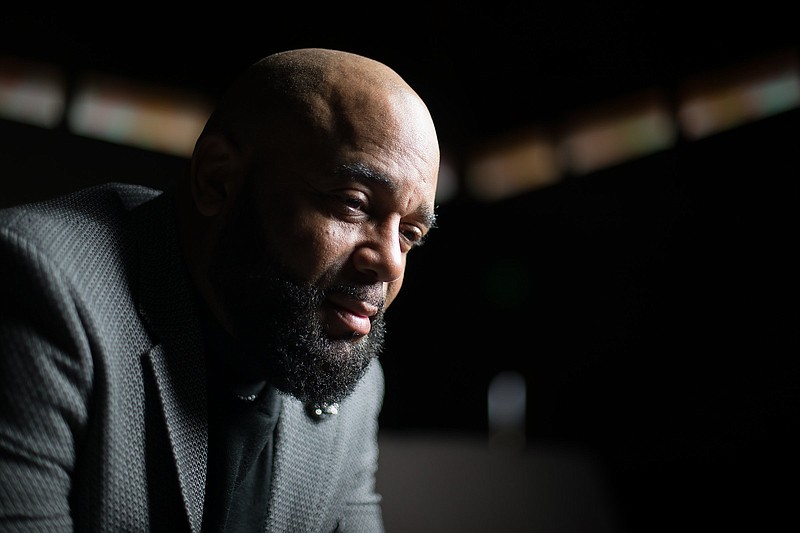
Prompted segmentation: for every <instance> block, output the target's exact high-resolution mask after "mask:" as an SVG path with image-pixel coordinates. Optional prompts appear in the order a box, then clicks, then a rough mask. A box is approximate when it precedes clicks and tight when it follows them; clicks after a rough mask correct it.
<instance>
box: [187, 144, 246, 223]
mask: <svg viewBox="0 0 800 533" xmlns="http://www.w3.org/2000/svg"><path fill="white" fill-rule="evenodd" d="M190 179H191V190H192V199H193V200H194V204H195V206H196V207H197V210H198V211H199V212H200V213H201V214H202V215H204V216H209V217H210V216H215V215H218V214H219V213H221V212H222V211H224V210H225V208H226V207H228V206H229V205H231V204H232V203H233V200H234V198H235V196H236V192H237V191H238V190H239V187H240V185H241V183H242V181H243V179H244V159H243V156H242V153H241V152H240V151H239V149H238V148H237V147H236V146H235V145H234V144H233V143H231V142H230V141H229V140H228V139H226V138H225V137H222V136H221V135H207V136H204V137H202V138H201V139H199V141H198V142H197V146H196V147H195V150H194V154H193V155H192V162H191V177H190Z"/></svg>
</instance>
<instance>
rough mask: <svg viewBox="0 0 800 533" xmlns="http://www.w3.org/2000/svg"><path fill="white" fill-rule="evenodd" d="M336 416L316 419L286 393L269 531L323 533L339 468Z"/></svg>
mask: <svg viewBox="0 0 800 533" xmlns="http://www.w3.org/2000/svg"><path fill="white" fill-rule="evenodd" d="M338 424H339V420H338V417H330V418H323V419H313V418H312V417H310V416H309V415H308V414H307V412H306V409H305V407H304V405H303V404H302V403H300V402H299V401H297V400H295V399H294V398H289V397H284V398H283V406H282V409H281V416H280V419H279V420H278V427H277V433H276V435H275V457H274V473H273V477H272V488H271V495H270V510H269V517H268V520H267V529H266V530H267V531H275V532H296V531H320V530H321V529H322V525H323V524H322V520H323V518H324V517H325V516H326V515H327V514H328V513H327V511H328V508H329V506H330V503H331V502H330V495H331V494H332V493H333V489H334V487H333V482H334V480H335V479H337V477H338V475H337V473H336V471H335V469H336V468H337V465H338V460H337V459H336V457H334V456H335V453H336V452H335V450H336V449H337V447H336V445H335V440H336V435H337V434H338V431H337V428H338Z"/></svg>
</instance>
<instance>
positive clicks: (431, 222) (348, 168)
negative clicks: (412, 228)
mask: <svg viewBox="0 0 800 533" xmlns="http://www.w3.org/2000/svg"><path fill="white" fill-rule="evenodd" d="M334 174H336V175H339V176H347V177H348V178H350V179H352V180H353V181H357V182H359V183H363V184H364V185H368V186H371V185H378V186H380V187H383V188H385V189H387V190H388V191H390V192H393V193H395V192H397V191H398V190H399V187H398V184H397V182H396V181H395V180H393V179H391V178H390V177H389V176H387V175H385V174H384V173H382V172H378V171H377V170H375V169H374V168H372V167H370V166H369V165H365V164H364V163H347V164H343V165H340V166H339V167H337V168H336V169H335V170H334ZM417 214H418V216H420V217H421V218H422V222H423V223H424V224H425V225H426V226H428V228H434V227H436V214H435V213H434V212H433V211H432V210H431V209H429V208H428V207H427V206H421V207H420V208H419V209H418V210H417Z"/></svg>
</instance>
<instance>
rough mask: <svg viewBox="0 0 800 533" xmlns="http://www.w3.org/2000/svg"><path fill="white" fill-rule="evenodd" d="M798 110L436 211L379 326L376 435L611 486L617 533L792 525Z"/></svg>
mask: <svg viewBox="0 0 800 533" xmlns="http://www.w3.org/2000/svg"><path fill="white" fill-rule="evenodd" d="M798 124H799V123H798V111H796V110H795V111H792V112H789V113H785V114H782V115H779V116H775V117H772V118H768V119H765V120H762V121H759V122H756V123H751V124H748V125H745V126H742V127H740V128H737V129H735V130H730V131H727V132H724V133H721V134H718V135H715V136H713V137H708V138H706V139H702V140H699V141H695V142H692V143H687V144H683V145H679V146H678V147H676V148H674V149H672V150H670V151H667V152H663V153H659V154H655V155H652V156H650V157H647V158H643V159H641V160H637V161H633V162H630V163H627V164H624V165H619V166H617V167H615V168H611V169H607V170H604V171H602V172H597V173H594V174H592V175H588V176H583V177H580V178H573V179H570V180H567V181H566V182H564V183H562V184H559V185H557V186H553V187H551V188H549V189H547V190H540V191H537V192H533V193H530V194H528V195H526V196H523V197H518V198H514V199H512V200H508V201H504V202H498V203H494V204H491V205H488V204H487V205H467V204H461V205H448V206H442V210H441V213H440V216H441V218H440V221H441V223H440V228H439V229H438V230H437V231H436V233H435V235H433V236H432V238H431V240H430V243H429V245H428V246H426V247H423V248H421V249H420V250H419V251H418V252H415V253H414V256H413V257H411V258H410V261H409V267H408V274H407V278H406V283H407V287H408V288H407V291H406V293H405V294H403V295H402V296H401V298H400V299H398V301H397V302H396V303H395V306H394V307H393V308H392V310H391V311H390V315H391V326H392V329H391V331H390V337H389V350H388V351H387V353H385V354H384V357H383V361H384V365H385V367H386V373H387V384H388V394H387V398H386V405H385V409H384V413H383V426H384V427H385V428H394V429H399V428H408V427H414V428H426V429H429V430H433V431H442V430H448V429H449V430H454V431H472V432H476V433H479V434H482V433H484V432H486V431H487V420H486V417H487V407H486V390H487V386H488V384H489V381H490V379H491V377H492V376H494V375H495V374H496V373H497V372H499V371H502V370H516V371H518V372H521V373H522V374H523V375H524V376H525V378H526V382H527V385H528V411H527V420H526V425H527V438H528V441H529V443H534V444H539V443H555V444H561V445H564V446H567V447H568V446H578V447H579V448H582V449H586V450H590V451H591V450H593V451H596V452H597V453H598V454H599V457H600V458H601V460H602V462H603V464H604V465H605V466H606V467H607V468H608V472H609V475H610V476H611V478H612V480H613V485H614V487H615V490H616V491H617V492H618V494H617V496H618V498H619V501H620V505H621V508H622V514H623V520H624V522H626V523H627V524H628V525H629V526H630V531H649V532H652V531H662V530H663V531H675V530H680V529H683V527H684V526H685V524H686V523H688V522H689V521H691V522H692V523H693V524H695V525H696V526H697V527H698V528H699V529H705V528H711V529H714V530H721V529H726V528H727V527H728V526H730V527H732V526H739V527H744V528H745V529H748V528H750V529H752V530H757V529H758V530H760V529H762V528H765V527H766V528H767V529H770V526H778V525H779V524H782V523H783V522H782V521H784V520H792V521H795V520H796V519H795V518H794V516H793V515H794V511H793V508H794V505H793V504H792V503H791V502H792V501H793V500H794V499H796V497H797V491H796V489H792V488H791V486H792V485H791V483H792V479H794V478H795V477H796V475H797V474H798V473H800V471H799V470H798V459H797V458H796V451H795V450H796V449H797V444H798V441H797V439H796V437H794V426H795V423H796V421H797V420H798V415H800V390H799V389H798V385H799V384H800V379H798V378H800V364H798V360H797V353H799V352H798V342H797V331H798V330H797V324H798V316H797V311H796V310H795V306H794V305H793V302H794V301H795V300H796V299H797V296H798V291H797V282H796V279H797V278H796V272H797V271H798V260H797V259H796V254H795V252H794V250H793V248H794V242H796V237H797V233H796V228H797V227H798V226H797V222H798V216H797V213H798V211H797V207H796V204H797V200H798V195H797V191H798V185H797V178H798V175H800V174H799V173H798V170H800V168H799V167H800V160H799V159H798V157H797V149H796V142H797V139H798V138H800V136H799V135H798V134H799V133H800V131H799V128H798Z"/></svg>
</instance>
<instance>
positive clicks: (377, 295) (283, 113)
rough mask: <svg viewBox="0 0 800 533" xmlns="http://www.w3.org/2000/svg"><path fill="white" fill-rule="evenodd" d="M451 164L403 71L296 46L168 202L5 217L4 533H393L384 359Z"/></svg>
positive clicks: (95, 203)
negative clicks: (387, 497) (384, 481)
mask: <svg viewBox="0 0 800 533" xmlns="http://www.w3.org/2000/svg"><path fill="white" fill-rule="evenodd" d="M438 167H439V148H438V141H437V138H436V132H435V128H434V125H433V122H432V119H431V116H430V114H429V112H428V110H427V108H426V106H425V105H424V103H423V102H422V101H421V100H420V98H419V96H418V95H417V94H416V93H415V92H414V91H413V90H412V88H410V87H409V86H408V85H407V84H406V83H405V82H404V81H403V80H402V79H401V78H400V77H399V76H398V75H397V74H396V73H395V72H394V71H392V70H391V69H390V68H388V67H387V66H385V65H383V64H381V63H378V62H376V61H374V60H371V59H368V58H365V57H361V56H358V55H354V54H350V53H345V52H340V51H333V50H324V49H301V50H293V51H287V52H283V53H278V54H274V55H271V56H268V57H266V58H264V59H263V60H261V61H259V62H257V63H256V64H254V65H253V66H252V67H251V68H250V69H248V70H247V71H246V72H245V73H244V74H243V75H242V77H241V78H240V79H238V80H237V81H236V82H234V84H233V85H232V87H231V88H230V90H229V91H228V92H227V94H225V95H224V97H223V98H222V99H221V101H220V103H219V105H218V107H217V109H216V110H215V111H214V113H213V114H212V116H211V117H210V119H209V121H208V123H207V125H206V128H205V129H204V131H203V132H202V134H201V135H200V137H199V138H198V141H197V143H196V147H195V151H194V154H193V156H192V160H191V164H190V169H189V172H187V175H186V176H185V178H184V179H182V180H181V181H179V182H178V183H176V186H175V187H174V189H170V190H168V191H166V192H163V193H161V192H159V191H154V190H150V189H146V188H143V187H138V186H130V185H121V184H108V185H103V186H98V187H95V188H91V189H88V190H83V191H79V192H76V193H74V194H72V195H70V196H68V197H66V198H60V199H55V200H52V201H48V202H44V203H41V204H38V205H28V206H22V207H18V208H12V209H7V210H5V211H3V212H0V274H2V275H1V276H0V351H1V353H0V530H4V531H5V530H15V531H17V530H24V531H71V530H79V531H92V532H99V531H113V532H119V531H157V530H165V531H194V532H198V531H292V532H304V531H367V532H370V533H374V532H376V531H382V529H383V526H382V521H381V511H380V497H379V495H378V494H377V493H376V491H375V472H376V468H377V417H378V413H379V410H380V406H381V401H382V395H383V375H382V371H381V368H380V366H379V362H378V360H377V356H378V355H379V353H380V351H381V347H382V343H383V336H384V331H385V326H384V312H385V310H386V308H387V307H388V306H389V305H390V304H391V302H392V301H393V300H394V298H395V297H396V296H397V293H398V291H399V290H400V287H401V285H402V281H403V272H404V268H405V262H406V257H407V254H408V252H409V251H410V250H412V249H413V248H414V247H415V246H418V245H419V244H420V243H422V242H423V240H424V239H425V236H426V235H427V234H428V232H429V230H430V229H431V228H432V227H433V226H434V223H435V214H434V197H435V190H436V181H437V173H438Z"/></svg>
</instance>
